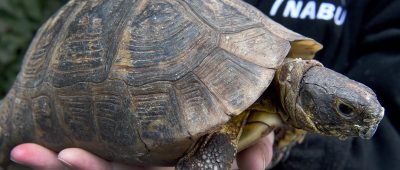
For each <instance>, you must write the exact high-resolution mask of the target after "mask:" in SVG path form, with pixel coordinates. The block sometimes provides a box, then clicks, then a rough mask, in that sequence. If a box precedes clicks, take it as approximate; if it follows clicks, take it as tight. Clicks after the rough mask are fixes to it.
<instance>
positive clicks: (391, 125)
mask: <svg viewBox="0 0 400 170" xmlns="http://www.w3.org/2000/svg"><path fill="white" fill-rule="evenodd" d="M245 1H247V2H248V3H250V4H252V5H254V6H256V7H257V8H258V9H260V10H261V11H263V12H264V13H265V14H267V15H268V16H270V17H271V18H272V19H273V20H275V21H277V22H279V23H281V24H282V25H285V26H286V27H288V28H290V29H292V30H294V31H296V32H299V33H301V34H303V35H305V36H308V37H311V38H314V39H315V40H317V41H318V42H320V43H322V44H323V45H324V49H323V50H322V51H321V52H319V53H318V54H317V56H316V58H317V59H318V60H319V61H321V62H322V63H323V64H324V65H325V66H326V67H329V68H332V69H334V70H336V71H338V72H341V73H343V74H345V75H347V76H349V77H350V78H352V79H355V80H357V81H359V82H362V83H364V84H366V85H368V86H369V87H371V88H372V89H373V90H374V91H375V92H376V93H377V95H378V98H379V100H380V102H381V104H382V105H383V106H384V107H385V109H386V112H385V114H386V115H385V118H384V119H383V120H382V122H381V124H380V127H379V128H378V131H377V132H376V134H375V136H374V137H373V138H372V139H371V140H362V139H358V138H357V139H356V138H355V139H349V140H345V141H340V140H337V139H335V138H333V137H322V136H318V135H313V134H310V135H308V136H307V138H306V140H305V141H304V142H303V143H302V144H300V145H298V146H296V147H295V148H294V149H293V150H292V152H291V154H290V156H289V158H288V160H286V161H285V162H282V163H281V164H279V165H278V166H277V167H276V169H307V170H309V169H324V170H329V169H332V170H336V169H363V170H366V169H400V135H399V132H400V131H399V130H400V113H399V112H400V0H378V1H377V0H316V1H308V0H303V1H300V0H245Z"/></svg>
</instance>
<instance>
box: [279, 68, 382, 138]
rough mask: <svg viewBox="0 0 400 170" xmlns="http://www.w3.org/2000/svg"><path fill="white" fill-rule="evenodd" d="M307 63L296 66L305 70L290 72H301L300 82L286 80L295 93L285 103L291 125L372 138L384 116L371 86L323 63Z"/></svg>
mask: <svg viewBox="0 0 400 170" xmlns="http://www.w3.org/2000/svg"><path fill="white" fill-rule="evenodd" d="M304 63H306V62H298V63H295V64H299V65H301V64H304ZM305 65H307V64H305ZM308 65H309V66H298V67H296V66H295V67H294V68H302V69H300V70H298V71H296V70H293V72H298V74H297V75H293V74H292V73H293V72H292V73H289V74H291V75H287V76H299V75H302V76H301V78H298V81H297V83H294V82H295V81H289V82H286V83H283V84H286V85H289V86H290V88H289V87H285V89H286V91H287V89H290V90H291V93H292V95H291V97H290V95H286V96H287V97H286V98H287V99H286V100H284V102H286V103H283V107H285V110H286V111H287V112H289V113H288V115H289V117H290V118H289V120H291V121H292V124H293V125H294V126H296V127H297V128H302V129H306V130H308V131H314V132H317V133H320V134H324V135H329V136H337V137H339V138H341V139H345V138H347V137H353V136H359V137H361V138H366V139H369V138H371V137H372V135H373V134H374V133H375V131H376V129H377V127H378V124H379V122H380V121H381V119H382V118H383V116H384V108H383V107H382V106H381V105H380V103H379V102H378V100H377V97H376V95H375V93H374V92H373V91H372V90H371V89H370V88H369V87H367V86H365V85H363V84H361V83H358V82H356V81H353V80H351V79H349V78H347V77H346V76H344V75H341V74H339V73H337V72H334V71H332V70H330V69H328V68H325V67H323V66H322V65H318V64H317V65H315V64H311V66H310V64H308ZM292 67H293V66H292ZM304 68H307V69H304ZM300 72H301V73H300ZM281 76H282V75H281ZM282 80H286V81H287V79H281V80H280V81H282ZM292 80H293V78H292ZM281 84H282V82H281ZM281 89H282V88H281ZM286 93H287V92H286ZM281 95H282V92H281ZM288 105H289V107H287V106H288ZM290 105H291V106H290Z"/></svg>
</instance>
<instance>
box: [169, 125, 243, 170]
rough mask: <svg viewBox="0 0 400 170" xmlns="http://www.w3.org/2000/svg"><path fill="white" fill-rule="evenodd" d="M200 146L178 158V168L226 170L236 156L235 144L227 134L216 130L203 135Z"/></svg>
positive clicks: (179, 169)
mask: <svg viewBox="0 0 400 170" xmlns="http://www.w3.org/2000/svg"><path fill="white" fill-rule="evenodd" d="M203 138H205V139H203V140H202V141H201V142H202V144H200V146H198V147H197V149H196V150H195V151H194V152H192V153H191V154H189V155H187V156H185V157H184V158H182V159H181V160H179V162H178V165H177V167H176V169H178V170H188V169H189V170H206V169H212V170H218V169H222V170H227V169H230V167H231V164H232V162H233V160H234V159H235V156H236V151H237V146H236V144H235V143H233V142H232V140H231V138H230V136H229V134H227V133H221V132H217V133H214V134H211V135H209V136H205V137H203Z"/></svg>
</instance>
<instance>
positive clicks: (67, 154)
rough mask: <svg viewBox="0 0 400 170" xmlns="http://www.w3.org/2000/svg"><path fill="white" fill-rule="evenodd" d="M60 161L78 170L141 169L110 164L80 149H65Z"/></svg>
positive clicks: (59, 156)
mask: <svg viewBox="0 0 400 170" xmlns="http://www.w3.org/2000/svg"><path fill="white" fill-rule="evenodd" d="M58 159H59V160H60V161H61V162H63V163H64V164H65V165H66V166H68V167H69V168H70V169H76V170H92V169H96V170H128V169H129V170H136V169H140V168H139V167H133V166H128V165H124V164H119V163H111V162H108V161H106V160H104V159H102V158H100V157H98V156H96V155H93V154H91V153H89V152H87V151H85V150H82V149H79V148H69V149H64V150H62V151H61V152H60V153H59V154H58Z"/></svg>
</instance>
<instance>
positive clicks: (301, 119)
mask: <svg viewBox="0 0 400 170" xmlns="http://www.w3.org/2000/svg"><path fill="white" fill-rule="evenodd" d="M314 66H322V64H321V63H319V62H317V61H315V60H301V59H292V58H287V59H285V61H284V64H283V65H282V66H281V68H280V69H278V70H277V73H276V76H275V79H274V83H275V86H276V87H278V91H279V96H280V100H281V104H282V108H283V109H284V112H281V114H282V115H281V117H282V118H283V119H284V121H285V122H286V123H289V124H290V125H292V126H293V127H295V128H299V129H304V130H307V131H311V132H317V133H319V130H318V129H317V128H316V127H315V125H314V123H313V121H312V120H311V119H310V117H309V116H306V115H309V114H307V113H306V112H305V111H304V110H303V109H302V108H301V107H300V106H299V105H298V104H297V100H298V97H299V91H300V83H301V81H302V78H303V75H304V74H305V72H307V71H308V70H309V69H310V68H312V67H314Z"/></svg>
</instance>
